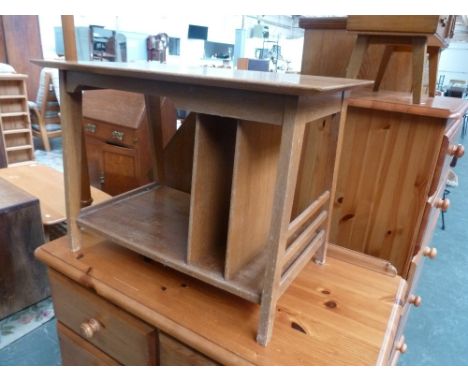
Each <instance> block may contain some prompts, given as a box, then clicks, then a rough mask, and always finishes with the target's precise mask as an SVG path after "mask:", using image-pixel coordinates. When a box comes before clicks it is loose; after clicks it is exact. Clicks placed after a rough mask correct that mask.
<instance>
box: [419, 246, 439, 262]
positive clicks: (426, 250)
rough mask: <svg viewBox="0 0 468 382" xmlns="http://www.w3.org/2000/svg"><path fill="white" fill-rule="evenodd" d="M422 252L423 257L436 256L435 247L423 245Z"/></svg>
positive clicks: (432, 258)
mask: <svg viewBox="0 0 468 382" xmlns="http://www.w3.org/2000/svg"><path fill="white" fill-rule="evenodd" d="M422 254H423V255H424V256H425V257H428V258H429V259H431V260H434V259H435V257H436V256H437V249H436V248H431V247H425V248H424V249H423V252H422Z"/></svg>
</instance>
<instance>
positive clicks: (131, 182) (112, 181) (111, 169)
mask: <svg viewBox="0 0 468 382" xmlns="http://www.w3.org/2000/svg"><path fill="white" fill-rule="evenodd" d="M102 165H103V176H104V178H103V183H102V190H103V191H104V192H107V193H108V194H111V195H117V194H121V193H123V192H126V191H129V190H131V189H133V188H136V187H138V186H139V184H138V175H139V172H140V171H139V158H138V151H137V150H135V149H128V148H125V147H120V146H114V145H109V144H105V145H104V146H103V150H102Z"/></svg>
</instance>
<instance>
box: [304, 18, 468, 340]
mask: <svg viewBox="0 0 468 382" xmlns="http://www.w3.org/2000/svg"><path fill="white" fill-rule="evenodd" d="M301 23H302V25H305V26H307V27H308V28H309V29H307V30H306V35H305V36H306V38H305V43H304V44H305V46H304V52H305V53H304V57H303V70H305V73H307V74H320V75H330V76H333V75H336V73H337V71H341V72H340V73H342V71H343V70H345V69H344V68H345V66H346V64H347V62H348V61H349V59H350V56H349V53H348V52H349V41H350V40H349V38H350V37H349V36H350V35H351V34H349V33H346V32H345V31H344V30H343V29H342V25H343V21H342V20H341V21H340V26H339V29H335V26H336V22H335V21H334V20H327V19H322V20H311V21H308V20H307V19H306V20H304V21H302V22H301ZM328 28H331V29H328ZM337 34H338V36H341V37H342V38H343V40H339V39H338V37H337ZM346 36H348V37H346ZM335 38H336V39H337V41H343V47H342V46H340V45H339V46H336V45H335V46H334V49H333V50H332V49H331V48H330V45H328V44H326V43H325V42H329V41H331V40H332V39H335ZM375 48H376V47H374V46H372V49H375ZM341 52H343V56H342V57H341V58H340V56H338V55H337V54H338V53H341ZM380 54H381V55H382V54H384V52H383V50H381V52H380ZM380 58H381V56H380V57H379V56H375V60H374V61H372V55H371V52H368V53H367V56H366V59H365V60H368V61H365V63H366V64H365V65H363V67H362V68H361V73H360V75H359V76H364V77H367V74H366V72H364V71H363V70H364V69H365V68H371V67H373V66H374V67H377V66H378V65H377V63H378V62H379V61H380ZM396 59H399V60H403V59H404V56H402V55H398V56H392V59H391V60H390V61H389V66H388V67H387V70H386V72H385V75H384V77H383V81H382V86H381V88H382V87H383V86H389V87H393V89H392V90H394V88H399V90H402V89H405V86H406V85H407V79H408V78H407V77H405V75H402V72H401V67H399V66H398V65H396V62H395V60H396ZM392 60H393V61H392ZM327 61H329V62H330V65H329V66H328V67H327V66H326V65H325V63H326V62H327ZM334 62H340V63H341V66H340V67H337V66H336V65H334V64H333V63H334ZM343 63H344V64H343ZM373 64H374V65H373ZM327 69H329V70H330V72H327ZM372 75H374V74H372ZM392 82H393V84H392ZM348 105H349V107H348V113H347V117H346V121H345V130H344V131H345V132H344V136H343V155H342V157H341V159H340V164H339V173H338V177H337V189H336V197H335V199H334V209H333V216H332V226H331V231H330V241H331V242H333V243H336V244H338V245H341V246H344V247H347V248H350V249H352V250H355V251H361V252H363V253H366V254H369V255H371V256H373V257H374V258H379V259H381V260H384V261H387V262H388V263H389V264H391V265H392V266H394V267H395V271H397V272H398V274H400V275H402V276H403V277H404V278H406V279H407V280H408V293H407V295H406V301H407V303H406V304H405V308H404V309H403V314H402V316H401V319H400V323H399V325H398V336H399V337H401V336H402V335H403V331H404V326H405V323H406V320H407V317H408V313H409V311H410V307H411V305H414V306H418V305H419V304H420V303H421V297H418V296H416V295H415V291H416V287H417V281H418V278H419V275H420V272H421V269H422V266H423V263H424V259H425V258H426V257H428V258H430V259H433V258H435V256H436V255H437V250H436V249H435V248H431V247H430V240H431V237H432V233H433V231H434V229H435V225H436V222H437V218H438V216H439V213H440V211H444V210H446V209H447V208H448V206H449V201H448V200H444V198H443V192H444V189H445V183H446V179H447V173H448V169H449V166H450V164H451V163H452V164H453V165H455V164H456V159H457V158H460V157H461V156H462V155H463V153H464V148H463V146H461V145H459V144H457V140H458V137H459V135H460V132H461V130H462V126H461V124H462V117H463V115H464V113H465V112H466V110H467V108H468V104H467V102H466V101H462V100H459V99H454V98H445V97H434V98H428V99H427V101H426V103H425V104H424V105H414V104H412V97H411V95H410V94H409V92H406V93H402V92H390V91H381V92H364V91H360V92H353V93H352V94H351V96H350V98H349V99H348ZM347 260H348V261H351V262H354V263H356V264H360V265H361V266H367V264H363V263H362V261H361V259H356V258H354V257H352V256H350V257H349V258H348V259H347ZM411 301H412V303H411Z"/></svg>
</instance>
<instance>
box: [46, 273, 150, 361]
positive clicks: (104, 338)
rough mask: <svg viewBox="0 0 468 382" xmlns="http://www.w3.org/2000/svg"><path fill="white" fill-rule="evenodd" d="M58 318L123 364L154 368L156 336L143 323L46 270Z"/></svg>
mask: <svg viewBox="0 0 468 382" xmlns="http://www.w3.org/2000/svg"><path fill="white" fill-rule="evenodd" d="M49 280H50V285H51V287H52V298H53V301H54V308H55V313H56V315H57V319H58V320H59V321H61V322H62V323H63V324H64V325H66V326H67V327H68V328H70V329H71V330H72V331H74V332H75V333H77V334H79V335H80V336H81V337H82V338H85V339H86V340H87V341H89V342H90V343H91V344H93V345H95V346H96V347H98V348H99V349H101V350H102V351H104V352H105V353H106V354H108V355H109V356H110V357H112V358H114V359H115V360H117V361H118V362H120V363H122V364H124V365H155V364H156V363H157V354H156V349H157V333H156V330H155V329H154V328H152V327H151V326H149V325H147V324H145V323H144V322H143V321H141V320H139V319H137V318H136V317H134V316H131V315H130V314H128V313H126V312H124V311H123V310H122V309H120V308H118V307H116V306H115V305H113V304H111V303H109V302H107V301H105V300H104V299H102V298H101V297H99V296H97V295H96V294H95V293H93V292H91V291H89V290H88V289H85V288H83V287H82V286H80V285H78V284H77V283H75V282H74V281H72V280H70V279H68V278H66V277H64V276H63V275H61V274H59V273H57V272H55V271H53V270H49Z"/></svg>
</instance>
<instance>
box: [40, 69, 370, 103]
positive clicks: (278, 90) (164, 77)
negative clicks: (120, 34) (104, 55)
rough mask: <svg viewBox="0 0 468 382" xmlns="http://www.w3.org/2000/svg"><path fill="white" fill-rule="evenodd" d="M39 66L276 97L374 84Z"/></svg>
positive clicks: (246, 74) (238, 74) (221, 71)
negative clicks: (236, 90)
mask: <svg viewBox="0 0 468 382" xmlns="http://www.w3.org/2000/svg"><path fill="white" fill-rule="evenodd" d="M33 62H34V63H36V64H38V65H40V66H47V67H51V68H58V69H62V70H68V71H80V72H84V73H96V74H104V75H109V76H120V77H127V78H141V79H150V80H156V81H158V80H160V81H170V82H173V83H183V84H186V85H206V86H216V87H223V88H227V89H242V90H249V91H259V92H267V93H274V94H286V95H308V94H315V93H317V92H328V91H337V90H346V89H350V88H353V87H356V86H363V85H367V84H371V83H370V82H369V81H365V80H353V79H347V78H323V77H317V76H306V75H298V74H292V73H270V72H256V71H250V70H235V71H230V70H224V69H214V68H201V67H200V68H199V67H183V66H171V65H165V64H164V65H162V64H158V63H155V62H144V63H122V62H105V63H104V62H99V61H93V62H86V63H84V62H76V61H67V62H65V61H47V60H33Z"/></svg>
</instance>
